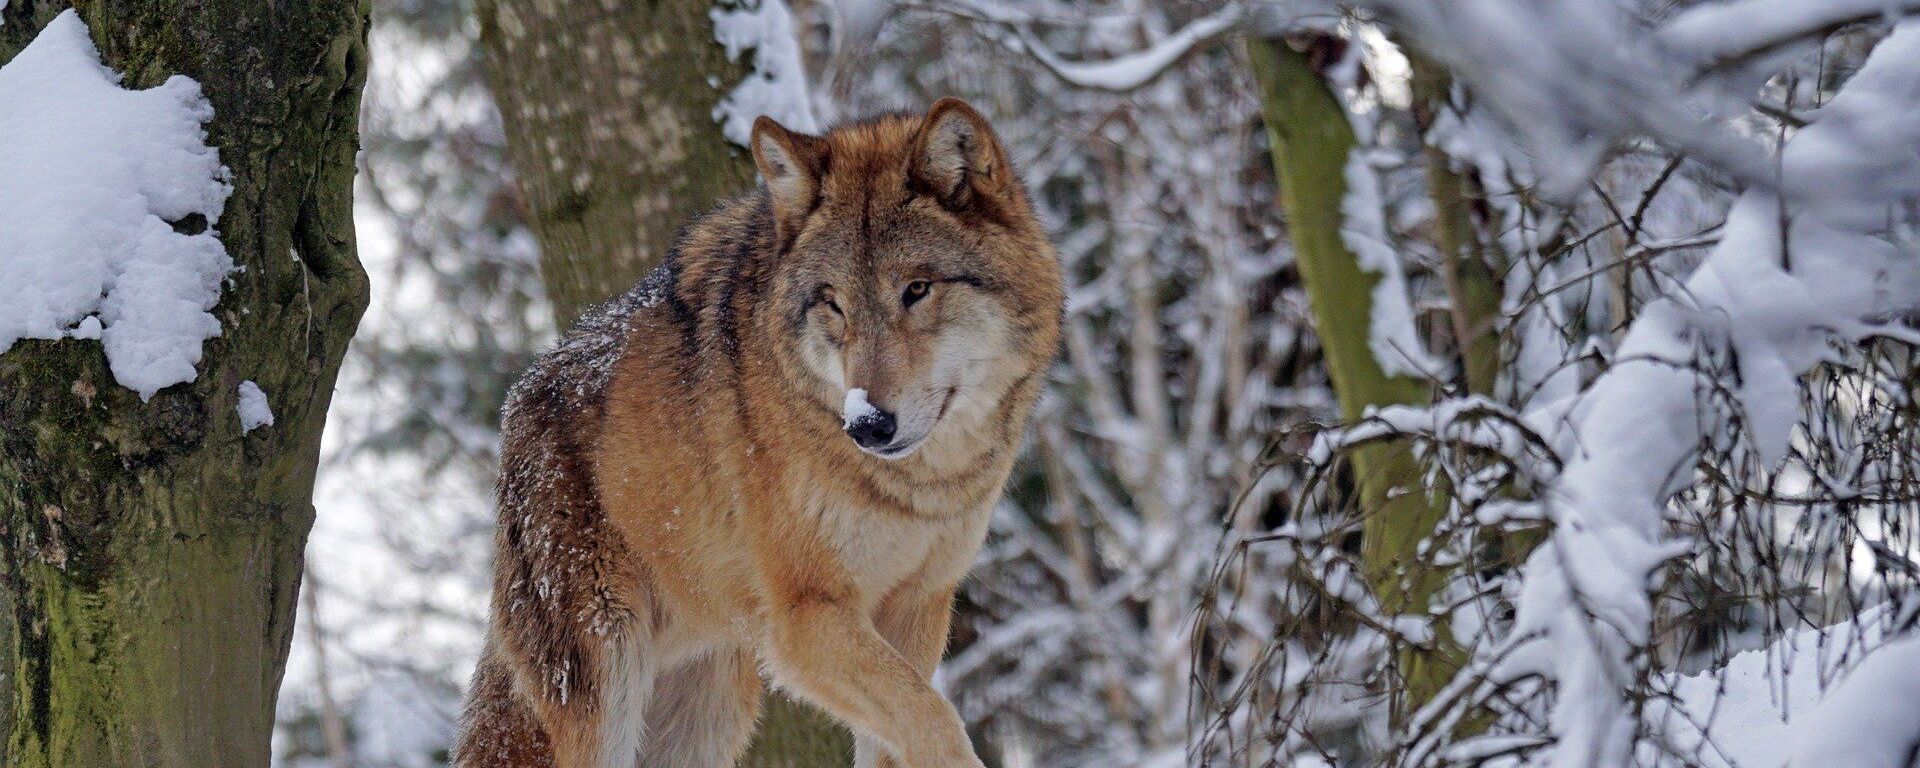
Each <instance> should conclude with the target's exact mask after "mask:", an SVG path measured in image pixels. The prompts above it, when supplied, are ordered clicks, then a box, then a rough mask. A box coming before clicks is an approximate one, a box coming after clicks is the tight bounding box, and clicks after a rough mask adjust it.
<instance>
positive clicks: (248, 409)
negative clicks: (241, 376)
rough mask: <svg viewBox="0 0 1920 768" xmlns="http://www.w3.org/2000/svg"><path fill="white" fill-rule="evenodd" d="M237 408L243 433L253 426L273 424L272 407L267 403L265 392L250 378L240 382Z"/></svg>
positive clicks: (252, 428) (250, 430) (269, 425)
mask: <svg viewBox="0 0 1920 768" xmlns="http://www.w3.org/2000/svg"><path fill="white" fill-rule="evenodd" d="M239 410H240V433H241V434H243V435H244V434H246V433H248V432H252V431H253V430H254V428H255V427H271V426H273V408H272V407H271V406H268V405H267V393H265V392H262V391H260V385H258V384H255V383H253V382H252V381H251V380H249V381H243V382H240V405H239Z"/></svg>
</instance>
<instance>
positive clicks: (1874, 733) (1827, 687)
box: [1642, 608, 1920, 768]
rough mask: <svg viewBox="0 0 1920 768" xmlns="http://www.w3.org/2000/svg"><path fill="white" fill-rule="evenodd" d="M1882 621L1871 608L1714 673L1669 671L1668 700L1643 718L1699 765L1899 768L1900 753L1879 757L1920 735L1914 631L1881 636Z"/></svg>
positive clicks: (1919, 661)
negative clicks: (1889, 757) (1892, 757)
mask: <svg viewBox="0 0 1920 768" xmlns="http://www.w3.org/2000/svg"><path fill="white" fill-rule="evenodd" d="M1888 623H1889V622H1888V621H1887V612H1886V611H1884V610H1883V609H1879V608H1876V609H1870V610H1867V611H1864V612H1862V614H1861V615H1860V617H1859V618H1858V619H1856V620H1854V621H1850V622H1845V623H1841V624H1837V625H1834V626H1831V627H1816V628H1809V629H1802V630H1799V631H1796V632H1793V633H1790V634H1788V635H1786V636H1785V637H1782V638H1781V639H1780V640H1778V641H1776V642H1775V643H1773V644H1772V645H1770V646H1768V647H1765V648H1757V649H1754V650H1750V651H1746V652H1744V653H1740V654H1736V655H1735V656H1733V658H1731V659H1728V660H1727V663H1726V665H1725V666H1723V667H1720V668H1718V669H1713V670H1708V671H1705V672H1701V673H1699V674H1695V675H1688V676H1673V677H1669V678H1668V679H1667V680H1666V685H1665V686H1662V687H1665V688H1670V690H1671V692H1672V694H1673V699H1672V701H1671V702H1669V701H1668V700H1665V699H1656V700H1654V701H1652V702H1649V705H1648V710H1647V715H1646V717H1647V718H1648V720H1649V721H1650V722H1657V723H1661V724H1662V726H1663V730H1664V731H1666V732H1667V733H1668V734H1669V737H1668V743H1669V744H1670V745H1671V747H1672V748H1673V749H1674V751H1676V752H1679V753H1681V754H1684V755H1688V756H1689V758H1690V759H1691V760H1692V762H1694V763H1695V764H1698V765H1703V766H1724V767H1725V768H1783V766H1787V765H1793V766H1796V768H1797V767H1798V766H1826V765H1835V766H1838V765H1845V766H1848V767H1849V768H1880V767H1882V766H1885V767H1886V768H1902V767H1903V766H1905V765H1906V762H1904V759H1905V753H1904V752H1901V753H1900V757H1899V758H1898V759H1897V760H1896V761H1894V762H1888V761H1887V760H1886V759H1885V758H1884V757H1883V756H1884V755H1886V754H1892V751H1895V750H1898V749H1901V748H1904V747H1907V746H1911V744H1910V743H1909V742H1907V741H1903V740H1902V739H1901V738H1897V737H1896V736H1898V735H1903V734H1915V733H1920V727H1916V726H1920V699H1916V698H1915V697H1914V696H1913V695H1912V691H1913V690H1914V686H1915V684H1916V682H1920V653H1917V652H1916V651H1920V637H1915V636H1914V635H1910V634H1909V635H1903V636H1900V637H1897V638H1893V639H1891V640H1884V639H1883V635H1884V629H1885V627H1886V625H1887V624H1888ZM1703 731H1704V732H1705V734H1706V737H1707V738H1705V739H1702V738H1701V734H1702V732H1703ZM1789 756H1793V761H1792V762H1791V763H1790V762H1789V761H1788V758H1789ZM1643 757H1645V758H1646V759H1645V760H1643V761H1642V762H1643V763H1644V764H1651V765H1666V764H1668V762H1667V761H1663V760H1659V759H1655V757H1654V756H1653V755H1651V754H1650V753H1649V754H1644V755H1643Z"/></svg>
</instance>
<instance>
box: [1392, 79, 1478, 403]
mask: <svg viewBox="0 0 1920 768" xmlns="http://www.w3.org/2000/svg"><path fill="white" fill-rule="evenodd" d="M1404 50H1407V51H1409V55H1408V59H1409V60H1410V61H1411V64H1412V67H1413V106H1414V114H1415V117H1417V118H1418V120H1419V123H1420V129H1421V130H1422V131H1426V130H1428V129H1430V128H1431V127H1432V126H1433V121H1434V120H1435V119H1437V117H1438V116H1439V114H1440V110H1442V109H1445V108H1446V103H1447V100H1448V98H1449V94H1450V92H1451V91H1452V90H1453V78H1451V77H1449V76H1448V75H1447V71H1446V70H1445V69H1443V68H1441V67H1440V65H1438V64H1435V63H1433V61H1432V60H1431V59H1428V58H1426V57H1425V56H1422V55H1420V54H1418V53H1414V52H1412V49H1410V48H1409V49H1404ZM1422 144H1423V146H1424V147H1425V150H1424V154H1425V155H1426V164H1427V194H1428V197H1429V199H1431V200H1432V201H1433V211H1434V222H1435V224H1436V227H1435V228H1436V229H1437V230H1438V235H1439V237H1438V238H1436V239H1437V240H1438V241H1439V242H1438V243H1437V245H1439V247H1440V266H1441V272H1442V274H1443V276H1444V277H1445V278H1446V282H1447V295H1448V297H1449V298H1450V299H1452V306H1451V307H1450V311H1449V313H1448V314H1449V317H1450V319H1451V320H1452V321H1453V323H1452V324H1453V340H1454V344H1456V345H1457V346H1458V347H1459V349H1460V367H1461V370H1462V371H1463V372H1464V373H1465V374H1466V375H1465V379H1466V385H1467V391H1468V392H1471V393H1473V394H1476V395H1485V396H1488V397H1492V396H1493V395H1494V386H1495V385H1496V384H1497V383H1498V380H1499V377H1500V284H1499V282H1498V279H1497V278H1496V277H1495V276H1496V275H1497V274H1498V273H1499V272H1500V269H1501V268H1500V266H1499V261H1500V259H1498V258H1497V256H1496V253H1497V248H1494V247H1491V245H1490V244H1489V243H1487V242H1485V241H1484V240H1483V239H1482V238H1481V236H1480V233H1481V227H1480V225H1479V224H1478V223H1477V221H1476V218H1475V215H1474V209H1475V207H1476V205H1484V203H1482V202H1481V201H1480V200H1479V195H1478V194H1476V191H1475V190H1474V189H1472V188H1471V187H1470V186H1469V184H1468V180H1467V177H1466V176H1464V175H1462V174H1460V173H1456V172H1455V171H1454V170H1453V166H1452V163H1453V159H1452V158H1451V157H1449V156H1448V155H1447V153H1446V151H1444V150H1442V149H1440V148H1439V147H1436V146H1434V145H1432V144H1431V143H1426V142H1422Z"/></svg>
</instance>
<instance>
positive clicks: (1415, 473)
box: [1247, 40, 1461, 720]
mask: <svg viewBox="0 0 1920 768" xmlns="http://www.w3.org/2000/svg"><path fill="white" fill-rule="evenodd" d="M1247 54H1248V58H1249V62H1250V64H1251V65H1252V68H1253V74H1254V78H1255V80H1256V81H1257V82H1258V84H1259V87H1260V101H1261V107H1260V109H1261V116H1262V118H1263V120H1264V122H1265V123H1266V127H1267V134H1268V137H1269V139H1270V143H1271V145H1272V152H1273V164H1274V170H1275V173H1276V174H1277V175H1278V176H1279V178H1280V195H1281V201H1280V202H1281V206H1282V208H1283V210H1284V211H1285V213H1286V219H1287V231H1288V234H1289V236H1290V237H1291V238H1292V239H1293V247H1294V260H1295V262H1296V263H1297V264H1298V265H1299V267H1300V275H1301V279H1302V281H1303V282H1304V283H1305V285H1306V289H1307V300H1308V302H1309V303H1310V304H1311V309H1312V314H1313V321H1314V330H1315V331H1316V332H1317V333H1318V334H1319V336H1320V346H1321V348H1322V349H1323V350H1325V353H1326V358H1327V369H1328V371H1329V373H1330V375H1331V378H1332V379H1333V389H1334V395H1335V397H1336V398H1337V399H1338V400H1339V401H1340V411H1341V414H1342V416H1344V417H1345V418H1346V419H1347V420H1349V421H1355V420H1358V419H1360V418H1362V417H1363V416H1364V415H1365V413H1366V410H1367V409H1368V408H1369V407H1375V406H1386V405H1394V404H1425V403H1427V402H1429V401H1430V395H1429V392H1428V389H1427V386H1426V385H1425V384H1422V383H1421V382H1420V381H1419V380H1417V379H1414V378H1410V377H1406V376H1389V375H1387V374H1386V372H1385V371H1383V370H1381V368H1380V363H1379V361H1378V360H1377V359H1375V358H1374V355H1373V351H1372V347H1371V345H1370V344H1369V343H1368V339H1369V338H1370V334H1371V324H1372V308H1373V302H1372V295H1373V287H1374V285H1375V284H1376V283H1377V282H1378V281H1379V276H1377V275H1375V274H1372V273H1370V272H1366V271H1364V270H1362V269H1361V268H1360V264H1359V262H1358V260H1357V259H1355V257H1354V255H1353V253H1352V252H1351V251H1350V250H1348V248H1347V246H1346V243H1345V242H1344V241H1343V240H1342V239H1341V237H1340V225H1341V221H1342V218H1341V213H1340V204H1341V202H1342V200H1343V199H1344V198H1345V196H1346V191H1347V183H1346V163H1347V157H1348V155H1349V154H1351V153H1352V151H1353V148H1354V144H1355V141H1354V135H1353V126H1352V125H1351V124H1350V123H1349V122H1348V120H1347V115H1346V111H1345V109H1344V108H1343V107H1342V106H1341V105H1340V102H1339V100H1338V99H1336V98H1335V97H1334V95H1333V92H1332V91H1331V90H1329V89H1328V87H1327V84H1326V81H1325V79H1324V78H1322V76H1321V74H1320V73H1319V72H1316V71H1315V70H1314V68H1313V66H1312V64H1311V63H1310V62H1309V61H1308V60H1307V57H1306V55H1305V54H1303V53H1301V52H1299V51H1295V50H1294V49H1292V48H1291V47H1289V46H1288V45H1287V44H1286V43H1285V42H1283V41H1277V40H1275V41H1269V40H1250V41H1249V42H1248V45H1247ZM1352 462H1353V470H1354V475H1355V477H1356V480H1357V481H1358V484H1359V486H1360V489H1359V490H1360V508H1361V510H1362V511H1363V513H1364V514H1365V518H1364V522H1363V523H1362V526H1361V528H1362V530H1361V537H1362V539H1361V541H1362V543H1361V556H1362V559H1363V560H1364V561H1365V562H1366V564H1367V569H1368V580H1369V581H1370V582H1371V583H1372V585H1373V587H1374V591H1375V593H1376V594H1377V595H1378V596H1379V599H1380V601H1381V605H1380V610H1381V612H1382V613H1384V614H1385V615H1388V616H1392V615H1396V614H1404V613H1425V612H1427V609H1428V603H1429V601H1430V600H1431V599H1432V598H1433V596H1434V594H1435V593H1436V592H1437V591H1438V589H1439V587H1440V585H1441V582H1442V579H1441V576H1442V574H1439V573H1434V572H1429V571H1427V570H1426V569H1422V568H1420V566H1419V564H1418V562H1417V559H1416V557H1415V555H1416V547H1417V545H1418V544H1419V542H1420V540H1421V539H1422V538H1424V537H1425V536H1427V535H1428V534H1429V533H1431V532H1432V531H1433V527H1434V525H1435V523H1437V522H1438V521H1439V519H1440V515H1441V513H1442V512H1443V510H1444V509H1445V507H1444V505H1443V504H1440V503H1438V500H1437V499H1436V498H1435V497H1434V496H1433V495H1432V494H1431V493H1430V492H1428V491H1427V490H1426V489H1423V488H1422V487H1421V484H1420V479H1421V478H1420V472H1419V466H1418V464H1417V463H1416V462H1415V460H1414V457H1413V455H1412V452H1411V451H1410V450H1409V447H1408V446H1407V445H1406V444H1405V443H1404V442H1392V443H1376V444H1373V445H1369V446H1366V447H1362V448H1360V449H1358V450H1356V451H1355V452H1354V455H1353V459H1352ZM1434 629H1435V635H1436V636H1437V642H1436V643H1435V645H1434V648H1433V649H1431V650H1420V649H1413V650H1410V651H1409V652H1407V653H1405V654H1404V655H1402V657H1401V659H1400V671H1401V674H1402V677H1403V682H1404V686H1403V687H1402V689H1401V690H1399V691H1396V692H1395V693H1397V694H1399V695H1397V696H1395V706H1394V713H1395V717H1396V720H1398V719H1399V718H1401V717H1404V716H1405V715H1406V714H1407V713H1410V712H1411V711H1412V710H1413V709H1414V708H1417V707H1418V706H1419V705H1420V704H1421V703H1422V702H1425V701H1426V700H1427V699H1429V698H1431V697H1432V695H1433V694H1434V693H1435V692H1436V691H1438V690H1439V688H1440V686H1441V685H1443V684H1444V683H1445V682H1446V680H1448V679H1449V678H1450V677H1451V676H1452V673H1453V671H1454V670H1455V669H1457V667H1458V664H1459V662H1460V660H1461V654H1460V651H1459V649H1458V648H1457V647H1455V645H1454V644H1453V642H1452V640H1451V638H1449V637H1448V636H1447V633H1446V631H1445V627H1444V626H1436V627H1435V628H1434Z"/></svg>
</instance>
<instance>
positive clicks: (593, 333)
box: [506, 265, 673, 419]
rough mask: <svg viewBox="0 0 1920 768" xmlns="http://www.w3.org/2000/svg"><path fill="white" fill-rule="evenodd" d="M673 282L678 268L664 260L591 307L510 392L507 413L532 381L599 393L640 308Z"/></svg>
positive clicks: (654, 300)
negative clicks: (638, 280)
mask: <svg viewBox="0 0 1920 768" xmlns="http://www.w3.org/2000/svg"><path fill="white" fill-rule="evenodd" d="M672 286H673V268H672V266H671V265H662V266H660V267H659V268H657V269H655V270H653V271H652V272H650V273H648V274H647V276H646V278H645V279H642V280H641V281H640V282H639V283H637V284H635V285H634V286H633V288H631V289H628V290H627V292H626V293H622V294H620V295H618V296H615V297H613V298H611V299H608V300H606V301H604V302H601V303H600V304H598V305H596V306H594V307H593V308H591V309H588V310H587V311H586V312H585V313H584V314H582V315H581V316H580V319H579V321H577V322H575V323H574V326H573V328H572V329H571V330H569V331H567V332H566V334H565V335H563V336H561V338H560V341H559V342H558V343H556V344H555V345H554V347H553V349H551V350H549V351H548V352H547V353H546V354H544V355H541V356H540V359H538V360H536V361H534V363H533V366H532V367H531V368H529V369H528V370H527V374H526V375H525V376H522V377H521V378H520V380H519V381H518V382H515V383H514V385H513V388H512V389H511V390H510V391H509V392H508V395H507V402H506V408H507V411H508V412H507V413H506V416H507V418H508V419H511V418H512V409H513V408H514V407H515V405H516V404H517V403H519V402H521V401H522V400H523V399H524V397H525V396H526V395H527V394H528V393H527V392H526V391H525V390H526V388H528V387H535V386H542V387H562V388H566V389H569V390H571V394H572V395H573V396H574V397H589V396H596V397H597V396H598V394H599V393H600V392H603V391H604V390H605V389H606V385H607V379H608V377H610V376H612V375H613V366H614V364H615V363H616V362H618V361H619V360H620V356H621V354H622V353H623V352H625V351H626V339H627V328H628V322H629V321H630V320H631V318H632V317H633V314H634V313H635V312H638V311H640V310H642V309H647V308H649V307H652V306H654V305H657V304H659V303H660V302H661V301H662V300H664V299H665V298H666V295H667V293H668V291H670V290H671V289H672Z"/></svg>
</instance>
